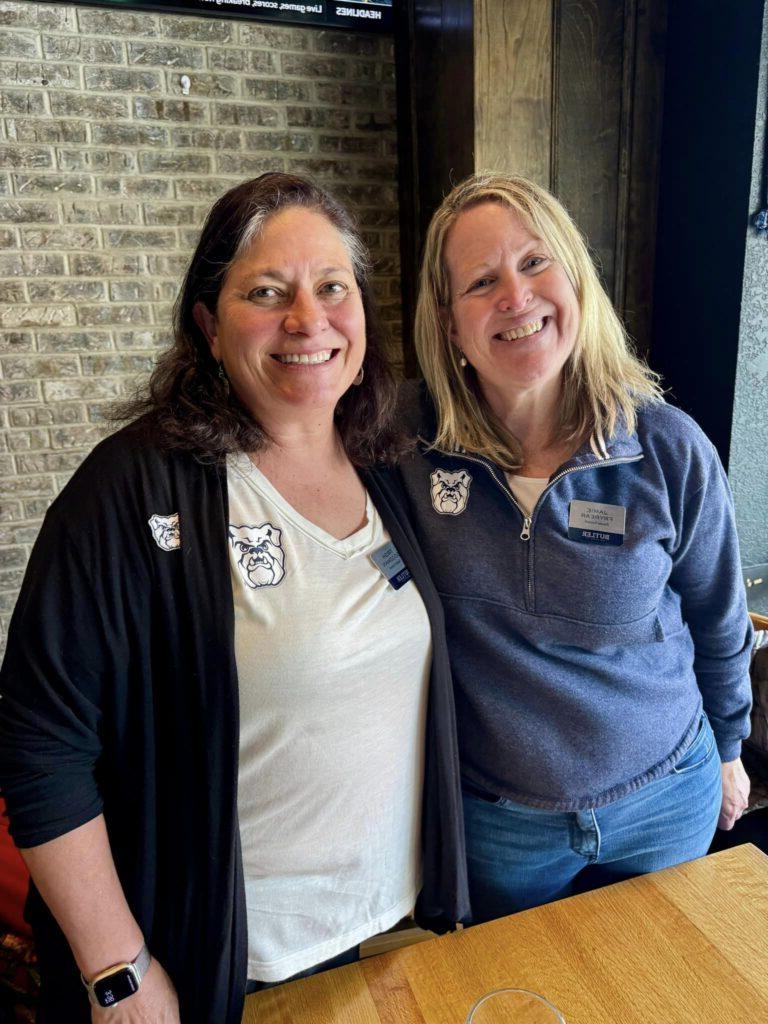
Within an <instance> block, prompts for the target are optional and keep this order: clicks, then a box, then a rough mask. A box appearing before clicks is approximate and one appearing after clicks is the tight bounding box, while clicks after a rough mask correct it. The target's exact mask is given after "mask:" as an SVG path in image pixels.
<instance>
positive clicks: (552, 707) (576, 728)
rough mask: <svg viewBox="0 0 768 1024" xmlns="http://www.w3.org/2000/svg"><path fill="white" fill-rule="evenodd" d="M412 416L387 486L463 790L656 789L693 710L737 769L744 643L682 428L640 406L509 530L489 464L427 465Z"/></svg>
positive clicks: (718, 492)
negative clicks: (404, 532) (433, 616)
mask: <svg viewBox="0 0 768 1024" xmlns="http://www.w3.org/2000/svg"><path fill="white" fill-rule="evenodd" d="M416 401H417V399H415V398H414V402H416ZM406 404H408V400H406ZM410 413H413V408H411V409H410ZM409 418H411V417H410V416H409ZM418 418H419V422H420V428H419V429H420V437H421V444H420V447H419V451H418V453H416V454H414V455H413V456H411V457H409V458H408V459H406V460H404V462H403V463H402V465H401V472H402V476H403V480H404V482H405V485H406V488H407V491H408V494H409V497H410V501H411V506H412V511H413V515H414V518H415V521H416V523H417V530H418V533H419V538H420V540H421V543H422V545H423V550H424V553H425V555H426V557H427V561H428V563H429V565H430V569H431V572H432V575H433V578H434V580H435V583H436V584H437V588H438V591H439V592H440V595H441V597H442V600H443V603H444V606H445V612H446V622H447V628H448V640H449V649H450V655H451V664H452V669H453V674H454V685H455V690H456V703H457V717H458V729H459V745H460V755H461V758H462V770H463V772H464V775H465V776H466V778H468V779H469V780H470V781H471V782H473V783H475V784H476V785H478V786H480V787H481V788H482V789H484V790H486V791H488V792H491V793H496V794H498V795H499V796H503V797H506V798H508V799H511V800H515V801H518V802H520V803H524V804H528V805H530V806H533V807H541V808H545V809H548V810H561V811H575V810H581V809H584V808H587V807H599V806H602V805H604V804H607V803H610V802H611V801H613V800H617V799H619V798H621V797H623V796H625V795H627V794H628V793H631V792H634V791H635V790H637V789H639V788H640V787H641V786H644V785H646V784H648V783H650V782H652V781H654V780H655V779H658V778H661V777H662V776H664V775H666V774H668V773H669V772H670V771H671V769H672V767H673V766H674V765H675V764H676V763H677V761H679V760H680V758H681V757H682V756H683V754H684V753H685V751H686V749H687V747H688V745H689V744H690V743H691V741H692V740H693V739H694V736H695V731H696V728H697V725H698V721H699V718H700V713H701V708H702V704H703V707H704V710H705V711H706V712H707V715H708V716H709V719H710V721H711V723H712V728H713V730H714V732H715V736H716V738H717V744H718V749H719V753H720V757H721V759H722V760H723V761H729V760H733V759H734V758H736V757H738V756H739V753H740V749H741V740H742V739H743V738H744V737H746V736H747V735H748V733H749V710H750V697H751V691H750V683H749V676H748V663H749V654H750V644H751V627H750V624H749V618H748V615H747V610H746V601H745V596H744V588H743V584H742V579H741V573H740V566H739V556H738V544H737V539H736V531H735V525H734V517H733V507H732V499H731V494H730V490H729V487H728V482H727V480H726V477H725V473H724V471H723V468H722V466H721V464H720V461H719V459H718V456H717V453H716V451H715V449H714V447H713V446H712V444H711V443H710V442H709V441H708V439H707V438H706V437H705V435H704V434H703V433H702V431H701V430H700V429H699V427H698V426H697V425H696V424H695V423H694V422H693V420H691V419H690V417H688V416H686V415H685V414H684V413H682V412H680V411H679V410H677V409H675V408H673V407H671V406H669V405H666V404H665V403H661V402H659V403H652V404H648V405H646V406H645V408H644V409H642V410H641V411H640V413H639V419H638V427H637V431H636V433H635V434H632V435H629V434H628V433H627V432H626V431H619V432H618V433H617V435H616V436H615V437H614V438H613V439H612V440H611V441H610V442H608V444H607V445H606V444H604V443H602V442H599V441H597V440H596V439H594V438H593V439H591V441H590V442H589V443H588V444H586V445H585V446H584V447H583V448H582V449H581V450H579V451H578V452H577V453H576V454H575V455H574V456H573V457H572V458H571V459H569V460H568V461H567V462H566V463H564V464H563V465H562V466H561V467H560V468H559V469H558V470H557V471H556V472H555V473H554V474H553V475H552V476H551V477H550V480H549V483H548V485H547V487H546V489H545V490H544V492H543V494H542V495H541V497H540V499H539V501H538V502H537V503H536V506H535V508H534V510H533V513H532V515H531V516H530V517H528V516H526V515H525V514H524V513H523V511H522V510H521V509H520V507H519V506H518V504H517V502H516V501H515V499H514V497H513V495H512V492H511V491H510V489H509V486H508V484H507V481H506V479H505V476H504V473H503V472H502V471H501V470H500V469H499V468H498V467H497V466H495V465H493V464H492V463H491V462H489V461H488V460H487V459H484V458H481V457H479V456H475V455H469V454H467V453H465V452H444V451H439V450H430V447H429V442H430V441H431V439H432V438H433V436H434V418H433V414H432V413H431V411H430V410H429V409H428V408H427V406H426V404H422V407H421V408H420V410H419V413H418ZM414 422H415V420H414ZM621 510H624V512H623V513H622V511H621ZM622 519H624V523H623V524H622ZM593 524H596V525H595V526H594V529H592V525H593Z"/></svg>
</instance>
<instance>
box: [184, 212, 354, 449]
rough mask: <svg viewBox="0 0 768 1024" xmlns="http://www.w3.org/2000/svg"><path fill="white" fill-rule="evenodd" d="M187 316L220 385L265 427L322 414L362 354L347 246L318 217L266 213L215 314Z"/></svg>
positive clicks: (200, 308) (198, 311)
mask: <svg viewBox="0 0 768 1024" xmlns="http://www.w3.org/2000/svg"><path fill="white" fill-rule="evenodd" d="M195 319H196V321H197V323H198V325H199V326H200V327H201V329H202V330H203V331H204V333H205V335H206V337H207V338H208V343H209V345H210V348H211V353H212V355H213V357H214V359H215V360H216V361H217V362H219V363H222V364H223V366H224V369H225V370H226V372H227V376H228V377H229V381H230V385H231V387H232V388H233V390H234V391H235V393H236V394H237V396H238V398H239V399H240V401H241V402H242V403H243V404H244V405H245V406H246V408H247V409H248V410H249V411H250V413H251V414H252V415H253V417H254V418H255V419H256V421H257V422H258V423H259V424H260V425H261V426H262V427H263V428H264V429H265V430H266V431H267V432H269V431H270V430H271V429H273V428H279V427H280V425H281V424H284V423H285V422H287V421H289V420H295V419H296V418H297V417H303V416H306V415H310V416H312V417H314V418H317V417H318V416H320V417H327V418H329V420H330V418H332V416H333V410H334V409H335V407H336V403H337V402H338V400H339V399H340V398H341V396H342V395H343V394H344V392H345V391H346V390H347V389H348V388H349V387H350V385H351V384H352V381H353V380H354V378H355V376H356V375H357V372H358V370H359V369H360V367H361V365H362V362H363V356H364V355H365V313H364V310H363V303H362V298H361V295H360V289H359V288H358V285H357V282H356V280H355V274H354V269H353V267H352V261H351V259H350V254H349V250H348V248H347V245H346V243H345V241H344V239H343V237H342V236H341V234H340V233H339V231H337V229H336V228H335V227H334V226H333V225H332V224H331V222H330V221H329V220H328V219H327V218H326V217H325V216H324V215H323V214H321V213H318V212H316V211H314V210H309V209H305V208H302V207H300V206H292V207H288V208H287V209H284V210H280V211H279V212H277V213H275V214H273V215H272V216H271V217H269V218H268V219H267V220H266V222H265V223H264V225H263V228H262V231H261V233H260V234H259V235H258V236H257V238H256V240H255V241H254V243H253V244H252V245H251V247H250V248H249V249H248V251H247V252H246V253H244V254H243V255H242V256H240V257H239V258H238V259H236V260H235V261H234V263H233V264H232V266H231V267H230V268H229V271H228V272H227V275H226V278H225V279H224V284H223V285H222V288H221V291H220V293H219V297H218V302H217V305H216V313H215V315H213V314H211V313H210V311H209V310H208V309H206V307H205V306H204V305H203V304H202V303H200V302H199V303H197V305H196V306H195Z"/></svg>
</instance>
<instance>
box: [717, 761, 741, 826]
mask: <svg viewBox="0 0 768 1024" xmlns="http://www.w3.org/2000/svg"><path fill="white" fill-rule="evenodd" d="M721 767H722V772H723V802H722V803H721V804H720V817H719V819H718V822H717V827H718V828H722V829H725V830H726V831H727V830H728V829H732V828H733V826H734V824H735V823H736V821H738V819H739V818H740V817H741V816H742V814H743V813H744V811H746V809H747V803H748V802H749V776H748V775H747V773H746V772H745V771H744V765H743V764H742V763H741V758H737V759H736V760H735V761H724V762H723V764H722V766H721Z"/></svg>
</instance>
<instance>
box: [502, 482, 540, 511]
mask: <svg viewBox="0 0 768 1024" xmlns="http://www.w3.org/2000/svg"><path fill="white" fill-rule="evenodd" d="M504 475H505V476H506V478H507V483H508V484H509V489H510V490H511V491H512V493H513V494H514V496H515V498H516V500H517V503H518V505H519V506H520V508H521V509H522V510H523V512H525V514H526V515H527V516H530V515H533V510H534V508H536V502H537V501H538V500H539V498H540V497H541V496H542V494H543V493H544V490H545V489H546V486H547V484H548V483H549V477H546V476H545V477H538V476H518V475H517V474H516V473H505V474H504Z"/></svg>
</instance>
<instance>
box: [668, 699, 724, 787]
mask: <svg viewBox="0 0 768 1024" xmlns="http://www.w3.org/2000/svg"><path fill="white" fill-rule="evenodd" d="M714 750H715V734H714V733H713V732H712V726H711V725H710V724H709V719H708V718H707V716H706V715H705V714H704V713H703V712H702V715H701V721H700V722H699V729H698V732H697V733H696V736H695V738H694V740H693V742H692V743H691V745H690V746H689V747H688V749H687V750H686V751H685V753H684V754H683V756H682V757H681V758H680V760H679V761H678V762H677V764H676V765H675V767H674V768H673V769H672V774H673V775H685V774H687V773H688V772H693V771H696V769H697V768H701V767H703V765H705V764H706V763H707V761H709V759H710V757H712V754H713V753H714Z"/></svg>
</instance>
